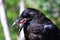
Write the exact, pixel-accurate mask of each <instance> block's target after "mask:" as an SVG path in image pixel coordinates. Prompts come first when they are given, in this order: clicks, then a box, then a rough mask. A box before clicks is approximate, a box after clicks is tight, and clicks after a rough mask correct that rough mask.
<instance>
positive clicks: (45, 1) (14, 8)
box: [0, 0, 60, 40]
mask: <svg viewBox="0 0 60 40" xmlns="http://www.w3.org/2000/svg"><path fill="white" fill-rule="evenodd" d="M19 3H20V0H4V6H5V9H6V15H7V19H8V24H9V29H10V33H11V37H12V40H17V33H18V27H14V28H12V27H11V25H12V23H13V22H14V21H15V20H16V19H17V18H18V17H19ZM24 5H25V8H28V7H30V8H35V9H38V10H40V11H42V12H43V13H44V14H45V15H46V17H48V18H49V19H50V20H51V21H52V22H53V23H54V24H56V25H57V27H58V28H60V0H24ZM0 40H5V37H4V33H3V29H2V25H1V22H0Z"/></svg>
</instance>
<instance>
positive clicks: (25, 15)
mask: <svg viewBox="0 0 60 40" xmlns="http://www.w3.org/2000/svg"><path fill="white" fill-rule="evenodd" d="M21 16H22V17H23V18H29V17H30V15H29V14H28V13H24V14H22V15H21Z"/></svg>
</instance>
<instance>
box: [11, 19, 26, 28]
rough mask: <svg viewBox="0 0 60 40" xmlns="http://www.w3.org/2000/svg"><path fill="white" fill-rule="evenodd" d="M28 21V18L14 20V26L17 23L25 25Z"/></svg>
mask: <svg viewBox="0 0 60 40" xmlns="http://www.w3.org/2000/svg"><path fill="white" fill-rule="evenodd" d="M26 21H27V19H26V18H24V19H22V18H19V19H17V20H16V21H14V22H13V24H12V27H14V26H15V25H16V24H18V25H19V26H20V27H21V26H23V24H24V23H25V22H26Z"/></svg>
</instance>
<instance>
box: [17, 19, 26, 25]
mask: <svg viewBox="0 0 60 40" xmlns="http://www.w3.org/2000/svg"><path fill="white" fill-rule="evenodd" d="M25 22H26V18H24V19H22V20H21V21H19V22H18V25H20V24H22V25H23V24H24V23H25Z"/></svg>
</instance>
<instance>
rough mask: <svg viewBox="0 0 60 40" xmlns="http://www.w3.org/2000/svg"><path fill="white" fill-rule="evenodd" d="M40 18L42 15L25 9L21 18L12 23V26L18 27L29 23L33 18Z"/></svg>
mask: <svg viewBox="0 0 60 40" xmlns="http://www.w3.org/2000/svg"><path fill="white" fill-rule="evenodd" d="M39 16H42V14H41V13H40V12H39V11H38V10H36V9H33V8H26V9H25V10H24V11H23V12H22V14H21V16H20V17H19V18H18V19H17V20H16V21H15V22H14V23H13V25H12V26H14V25H16V24H18V25H24V24H25V23H26V22H29V21H31V20H32V19H33V18H34V17H39Z"/></svg>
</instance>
